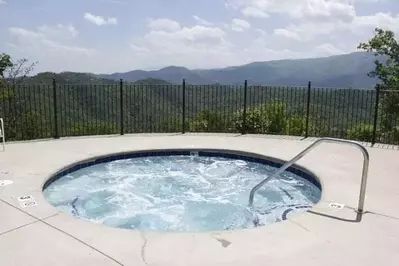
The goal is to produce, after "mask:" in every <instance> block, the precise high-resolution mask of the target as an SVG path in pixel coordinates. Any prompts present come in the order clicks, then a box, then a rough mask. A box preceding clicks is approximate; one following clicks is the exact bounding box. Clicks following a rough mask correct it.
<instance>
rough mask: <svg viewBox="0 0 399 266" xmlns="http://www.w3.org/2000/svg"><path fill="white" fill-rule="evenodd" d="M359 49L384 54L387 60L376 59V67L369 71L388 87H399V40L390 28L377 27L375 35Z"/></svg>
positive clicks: (377, 54) (378, 54)
mask: <svg viewBox="0 0 399 266" xmlns="http://www.w3.org/2000/svg"><path fill="white" fill-rule="evenodd" d="M357 48H358V49H362V50H366V51H367V52H373V53H374V54H375V56H382V57H383V58H384V61H385V62H381V61H380V60H378V59H377V60H375V61H374V62H375V69H374V70H373V71H371V72H370V73H368V75H369V76H370V77H376V78H378V79H380V80H381V81H382V84H383V85H384V87H385V88H386V89H398V88H399V42H398V40H396V39H395V34H394V33H393V32H392V31H390V30H383V29H380V28H376V29H375V36H374V37H373V38H372V39H371V40H369V41H368V42H366V43H360V44H359V46H358V47H357Z"/></svg>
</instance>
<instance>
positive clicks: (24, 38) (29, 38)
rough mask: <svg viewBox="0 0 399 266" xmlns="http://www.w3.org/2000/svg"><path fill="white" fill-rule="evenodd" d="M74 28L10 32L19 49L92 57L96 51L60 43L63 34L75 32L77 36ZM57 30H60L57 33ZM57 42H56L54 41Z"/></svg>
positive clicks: (13, 29) (16, 29) (56, 27)
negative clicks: (59, 37)
mask: <svg viewBox="0 0 399 266" xmlns="http://www.w3.org/2000/svg"><path fill="white" fill-rule="evenodd" d="M72 28H73V27H72V26H63V25H57V26H55V27H50V26H42V27H39V29H38V30H37V31H32V30H27V29H23V28H16V27H12V28H9V29H8V31H9V33H10V35H11V36H12V37H13V41H14V42H13V43H12V45H14V46H15V47H19V48H21V49H23V50H31V51H43V49H44V48H45V51H46V52H51V51H57V52H73V53H78V54H81V55H90V54H92V53H93V52H94V51H93V50H92V49H87V48H83V47H78V46H74V45H64V44H61V43H59V42H58V38H56V37H57V36H62V33H63V32H65V30H66V31H67V32H73V34H77V31H74V30H72ZM57 29H58V30H59V31H58V32H57ZM75 36H76V35H75ZM53 38H54V39H57V40H54V39H53Z"/></svg>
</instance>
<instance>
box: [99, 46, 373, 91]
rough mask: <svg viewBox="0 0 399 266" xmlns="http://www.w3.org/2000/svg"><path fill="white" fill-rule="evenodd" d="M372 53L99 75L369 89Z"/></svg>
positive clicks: (101, 75) (110, 77)
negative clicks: (308, 84)
mask: <svg viewBox="0 0 399 266" xmlns="http://www.w3.org/2000/svg"><path fill="white" fill-rule="evenodd" d="M375 59H376V58H375V56H374V54H373V53H368V52H354V53H349V54H343V55H334V56H328V57H319V58H305V59H283V60H272V61H256V62H251V63H248V64H244V65H239V66H230V67H225V68H213V69H188V68H186V67H182V66H168V67H164V68H161V69H159V70H151V71H145V70H132V71H128V72H125V73H113V74H100V75H98V77H101V78H105V79H112V80H119V79H123V80H125V81H127V82H135V81H137V80H143V79H149V78H153V79H161V80H165V81H167V82H170V83H173V84H180V83H181V82H182V80H183V79H185V80H186V82H187V83H190V84H197V85H199V84H215V83H218V84H242V83H243V82H244V80H248V83H249V84H267V85H284V86H303V85H305V84H307V83H308V81H312V83H313V84H314V85H315V86H324V87H342V86H344V87H360V88H371V87H374V86H375V84H376V83H377V80H375V79H371V78H369V77H368V76H367V73H368V72H370V71H371V70H373V69H374V60H375Z"/></svg>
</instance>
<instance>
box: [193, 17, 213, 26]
mask: <svg viewBox="0 0 399 266" xmlns="http://www.w3.org/2000/svg"><path fill="white" fill-rule="evenodd" d="M193 18H194V19H195V21H196V22H197V23H198V24H199V25H202V26H212V25H213V23H212V22H209V21H207V20H205V19H202V18H200V17H198V16H193Z"/></svg>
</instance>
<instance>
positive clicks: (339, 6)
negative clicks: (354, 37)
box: [226, 0, 356, 21]
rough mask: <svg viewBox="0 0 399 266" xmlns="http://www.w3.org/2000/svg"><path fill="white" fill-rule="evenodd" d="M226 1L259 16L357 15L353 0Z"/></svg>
mask: <svg viewBox="0 0 399 266" xmlns="http://www.w3.org/2000/svg"><path fill="white" fill-rule="evenodd" d="M226 3H227V4H226V6H228V7H232V8H235V9H241V12H242V13H243V14H247V15H249V16H251V15H254V14H256V15H257V17H262V16H263V17H266V16H265V15H266V14H283V15H288V16H290V17H292V18H296V19H307V20H309V19H321V20H326V19H329V18H331V19H334V20H345V21H348V20H349V21H350V20H351V19H353V18H354V16H355V15H356V11H355V7H354V5H353V3H352V1H351V0H226ZM256 15H255V16H256Z"/></svg>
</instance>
